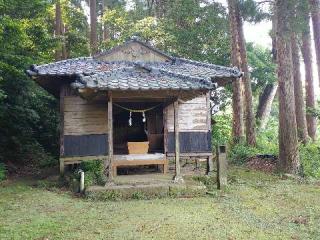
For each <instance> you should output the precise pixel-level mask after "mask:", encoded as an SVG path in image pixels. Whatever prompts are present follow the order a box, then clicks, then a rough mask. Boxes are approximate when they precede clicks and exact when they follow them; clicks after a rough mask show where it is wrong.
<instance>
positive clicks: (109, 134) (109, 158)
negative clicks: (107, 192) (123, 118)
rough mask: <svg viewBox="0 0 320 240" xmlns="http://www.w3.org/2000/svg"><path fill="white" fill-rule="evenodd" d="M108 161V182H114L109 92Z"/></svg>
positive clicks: (109, 97)
mask: <svg viewBox="0 0 320 240" xmlns="http://www.w3.org/2000/svg"><path fill="white" fill-rule="evenodd" d="M108 154H109V156H108V160H109V174H108V180H109V182H112V180H113V166H112V162H113V116H112V93H111V92H108Z"/></svg>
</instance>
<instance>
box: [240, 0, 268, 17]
mask: <svg viewBox="0 0 320 240" xmlns="http://www.w3.org/2000/svg"><path fill="white" fill-rule="evenodd" d="M239 3H240V6H239V7H240V11H241V16H242V17H243V19H244V20H245V21H248V22H253V23H258V22H261V21H263V20H266V19H270V18H271V16H270V13H269V12H267V11H265V10H264V8H263V7H262V6H261V3H260V4H259V3H258V2H257V1H254V0H239Z"/></svg>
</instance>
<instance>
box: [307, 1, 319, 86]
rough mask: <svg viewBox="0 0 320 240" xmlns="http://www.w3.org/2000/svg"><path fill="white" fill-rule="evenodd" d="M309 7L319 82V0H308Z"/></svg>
mask: <svg viewBox="0 0 320 240" xmlns="http://www.w3.org/2000/svg"><path fill="white" fill-rule="evenodd" d="M309 2H310V9H311V18H312V26H313V35H314V37H313V38H314V44H315V49H316V57H317V66H318V78H319V84H320V1H319V0H309Z"/></svg>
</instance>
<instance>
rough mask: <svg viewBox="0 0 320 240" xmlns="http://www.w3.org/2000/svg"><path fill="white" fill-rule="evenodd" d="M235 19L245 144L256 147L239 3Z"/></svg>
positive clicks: (236, 4) (237, 3)
mask: <svg viewBox="0 0 320 240" xmlns="http://www.w3.org/2000/svg"><path fill="white" fill-rule="evenodd" d="M235 19H236V26H237V32H238V34H237V35H238V45H239V49H240V57H241V70H242V71H243V73H244V74H243V78H242V79H243V83H244V92H245V123H246V139H247V144H248V145H251V146H255V145H256V131H255V116H254V112H253V100H252V90H251V80H250V72H249V67H248V60H247V50H246V41H245V37H244V32H243V20H242V17H241V13H240V8H239V2H238V1H236V2H235Z"/></svg>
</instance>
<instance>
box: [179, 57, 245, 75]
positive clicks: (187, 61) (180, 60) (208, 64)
mask: <svg viewBox="0 0 320 240" xmlns="http://www.w3.org/2000/svg"><path fill="white" fill-rule="evenodd" d="M179 62H185V63H190V64H193V65H196V66H202V67H208V68H213V67H214V68H216V69H221V70H228V71H232V72H233V73H238V75H239V77H240V76H241V75H242V73H241V72H240V71H239V69H238V68H237V67H225V66H221V65H217V64H213V63H207V62H200V61H195V60H191V59H187V58H180V57H177V58H175V63H179Z"/></svg>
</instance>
